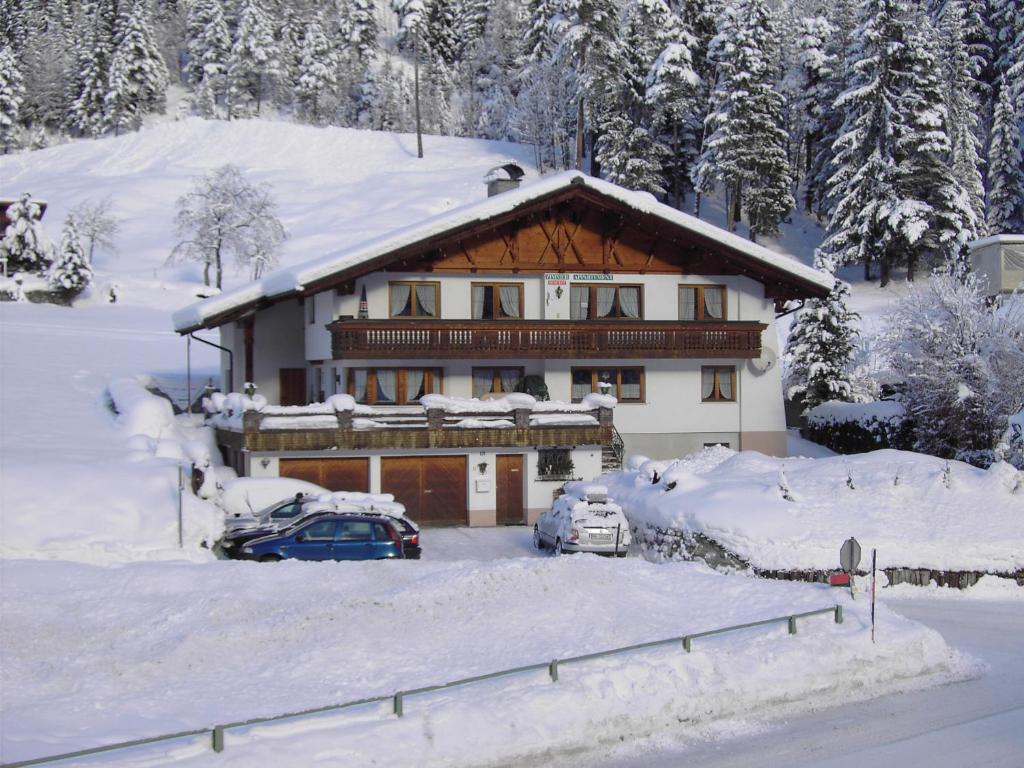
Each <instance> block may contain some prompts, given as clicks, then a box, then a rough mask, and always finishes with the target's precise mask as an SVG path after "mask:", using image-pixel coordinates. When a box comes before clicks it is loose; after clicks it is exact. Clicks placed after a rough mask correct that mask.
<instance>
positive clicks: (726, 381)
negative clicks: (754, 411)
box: [718, 368, 732, 400]
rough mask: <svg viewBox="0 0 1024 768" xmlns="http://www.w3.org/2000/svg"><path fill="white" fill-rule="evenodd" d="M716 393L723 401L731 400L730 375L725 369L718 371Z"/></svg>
mask: <svg viewBox="0 0 1024 768" xmlns="http://www.w3.org/2000/svg"><path fill="white" fill-rule="evenodd" d="M718 391H719V392H721V394H722V399H723V400H732V375H731V374H730V372H729V369H727V368H719V369H718Z"/></svg>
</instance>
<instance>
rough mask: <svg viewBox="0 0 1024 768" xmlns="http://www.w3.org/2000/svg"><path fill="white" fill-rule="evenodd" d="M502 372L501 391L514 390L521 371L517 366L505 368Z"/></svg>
mask: <svg viewBox="0 0 1024 768" xmlns="http://www.w3.org/2000/svg"><path fill="white" fill-rule="evenodd" d="M499 373H500V374H501V391H502V392H514V391H515V389H516V384H518V383H519V375H520V374H519V371H518V370H517V369H516V368H503V369H502V370H501V371H500V372H499Z"/></svg>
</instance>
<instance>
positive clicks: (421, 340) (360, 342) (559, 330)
mask: <svg viewBox="0 0 1024 768" xmlns="http://www.w3.org/2000/svg"><path fill="white" fill-rule="evenodd" d="M767 327H768V326H766V325H765V324H764V323H758V322H739V321H736V322H721V323H681V322H665V321H647V320H615V321H582V322H580V321H559V320H554V321H552V320H521V321H512V322H508V321H504V322H501V321H493V320H336V321H335V322H333V323H330V324H329V325H328V326H327V329H328V330H329V331H330V332H331V348H332V351H333V356H334V358H335V359H344V358H360V359H369V360H373V359H389V358H527V357H542V358H559V359H580V360H585V359H601V358H609V359H617V358H622V359H657V358H716V357H728V358H736V357H738V358H755V357H758V356H759V355H760V354H761V333H762V332H763V331H764V330H765V328H767Z"/></svg>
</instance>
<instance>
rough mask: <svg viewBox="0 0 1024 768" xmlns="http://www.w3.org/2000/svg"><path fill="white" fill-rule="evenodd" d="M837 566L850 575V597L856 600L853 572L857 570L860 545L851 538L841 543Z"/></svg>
mask: <svg viewBox="0 0 1024 768" xmlns="http://www.w3.org/2000/svg"><path fill="white" fill-rule="evenodd" d="M839 565H840V567H841V568H842V569H843V570H844V571H846V572H847V573H848V574H850V596H851V597H852V598H853V599H854V600H856V599H857V597H856V594H855V593H854V583H853V572H854V571H855V570H857V566H858V565H860V543H859V542H858V541H857V540H856V539H855V538H853V537H852V536H851V537H850V538H848V539H847V540H846V541H844V542H843V546H842V547H840V548H839Z"/></svg>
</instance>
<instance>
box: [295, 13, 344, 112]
mask: <svg viewBox="0 0 1024 768" xmlns="http://www.w3.org/2000/svg"><path fill="white" fill-rule="evenodd" d="M298 74H299V77H298V81H297V82H296V83H295V96H296V100H297V102H298V107H299V115H300V116H301V117H302V118H303V119H305V120H306V121H308V122H310V123H314V124H319V123H323V122H330V116H331V113H332V111H333V108H334V106H335V105H336V96H337V87H338V58H337V54H336V53H335V51H334V48H333V47H332V46H331V44H330V42H329V41H328V40H327V35H326V34H324V27H323V19H322V18H321V17H320V16H314V17H313V18H312V19H310V21H309V23H308V24H307V25H306V34H305V37H304V38H303V41H302V55H301V56H300V58H299V72H298Z"/></svg>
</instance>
